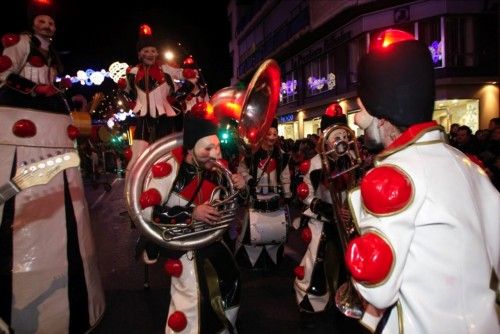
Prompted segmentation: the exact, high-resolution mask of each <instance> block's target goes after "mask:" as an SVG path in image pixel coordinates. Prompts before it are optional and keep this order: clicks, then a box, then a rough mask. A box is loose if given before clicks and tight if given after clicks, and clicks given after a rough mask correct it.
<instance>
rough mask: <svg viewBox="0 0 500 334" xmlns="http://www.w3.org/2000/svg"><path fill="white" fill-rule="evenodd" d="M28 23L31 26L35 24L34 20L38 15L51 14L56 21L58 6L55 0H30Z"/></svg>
mask: <svg viewBox="0 0 500 334" xmlns="http://www.w3.org/2000/svg"><path fill="white" fill-rule="evenodd" d="M27 12H28V24H29V25H30V27H31V26H32V25H33V20H34V19H35V17H37V16H38V15H47V16H50V17H51V18H52V19H53V20H54V21H55V20H56V7H55V5H54V0H30V1H29V2H28V8H27Z"/></svg>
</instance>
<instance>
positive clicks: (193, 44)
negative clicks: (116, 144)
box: [0, 0, 232, 93]
mask: <svg viewBox="0 0 500 334" xmlns="http://www.w3.org/2000/svg"><path fill="white" fill-rule="evenodd" d="M52 1H53V2H54V4H55V7H56V13H57V17H56V26H57V31H56V36H55V39H54V43H55V44H54V45H55V47H56V49H57V50H58V51H59V52H60V54H61V59H62V62H63V65H64V72H65V73H64V74H69V75H71V76H74V75H76V71H77V70H86V69H87V68H91V69H93V70H101V69H103V68H104V69H106V70H108V68H109V65H110V64H111V63H113V62H114V61H120V62H126V63H128V64H129V65H133V64H135V63H136V62H137V61H138V60H137V51H136V43H137V40H138V31H139V26H140V25H141V24H142V23H147V24H149V25H150V26H151V28H152V30H153V35H154V36H155V37H156V38H158V39H159V40H165V41H174V42H176V43H181V44H182V48H183V52H184V53H185V54H186V55H187V54H191V55H193V57H194V59H195V61H196V62H197V63H198V66H199V67H200V68H201V70H202V71H203V74H204V78H205V80H206V81H207V83H208V88H209V92H210V93H214V92H215V91H217V90H218V89H220V88H223V87H226V86H229V83H230V78H231V72H232V69H231V66H232V65H231V62H232V61H231V58H230V55H229V38H230V26H229V20H228V17H227V9H226V8H227V2H228V1H227V0H215V1H186V0H177V1H167V0H163V1H157V0H155V1H150V0H149V1H148V0H141V1H129V2H125V1H123V2H120V1H107V0H100V1H96V0H86V1H85V0H83V1H82V0H57V1H56V0H52ZM7 3H8V4H7ZM27 3H28V1H27V0H21V1H19V0H17V1H12V0H8V1H5V3H4V4H3V6H2V7H3V9H2V15H1V19H0V35H3V34H5V33H8V32H11V33H16V32H21V31H25V30H27V29H29V28H30V25H29V22H28V19H27V16H28V15H27Z"/></svg>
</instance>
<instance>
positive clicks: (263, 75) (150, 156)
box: [125, 60, 280, 250]
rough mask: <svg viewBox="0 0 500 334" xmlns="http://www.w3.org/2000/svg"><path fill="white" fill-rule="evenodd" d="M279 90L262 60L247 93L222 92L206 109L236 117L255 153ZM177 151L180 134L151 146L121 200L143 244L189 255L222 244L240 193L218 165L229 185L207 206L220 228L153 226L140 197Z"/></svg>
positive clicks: (276, 72)
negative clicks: (216, 214)
mask: <svg viewBox="0 0 500 334" xmlns="http://www.w3.org/2000/svg"><path fill="white" fill-rule="evenodd" d="M279 88H280V69H279V66H278V64H277V63H276V62H275V61H274V60H266V61H265V62H264V63H263V64H262V65H261V66H260V67H259V68H258V69H257V72H256V73H255V75H254V76H253V78H252V80H251V82H250V84H249V85H248V87H247V89H246V90H240V89H237V88H235V87H226V88H223V89H221V90H220V91H218V92H216V93H215V94H214V95H213V97H212V98H211V99H210V104H211V105H212V106H213V110H214V114H215V115H216V116H219V117H221V116H224V117H227V116H229V115H231V116H232V117H235V120H236V121H238V134H239V136H240V138H241V139H242V141H243V142H244V143H245V145H247V146H248V148H249V149H250V150H251V151H256V150H257V149H258V146H259V144H260V141H261V140H262V139H263V137H264V136H265V135H266V133H267V131H268V130H269V128H270V126H271V123H272V120H273V118H274V115H275V113H276V108H277V106H278V103H279ZM180 146H182V133H177V134H172V135H169V136H167V137H164V138H161V139H159V140H158V141H156V142H155V143H153V144H152V145H151V146H149V147H148V148H147V149H146V150H145V151H144V152H143V153H142V155H141V156H140V157H139V158H138V160H137V161H136V163H135V164H134V166H133V167H132V170H131V171H130V175H128V177H127V178H126V180H125V198H126V201H127V208H128V212H129V215H130V217H131V219H132V221H133V222H134V224H135V225H136V227H137V228H138V229H139V231H140V233H141V234H143V235H144V236H145V237H146V238H147V239H149V240H151V241H152V242H154V243H156V244H157V245H159V246H161V247H165V248H169V249H175V250H193V249H197V248H201V247H204V246H206V245H208V244H210V243H212V242H214V241H216V240H218V239H220V238H222V236H223V234H224V233H225V231H226V230H227V228H228V227H229V225H230V223H231V222H232V221H234V219H235V218H236V212H237V209H238V205H237V195H238V193H237V191H236V190H235V189H234V187H233V184H232V181H231V172H230V171H229V170H227V168H226V167H224V166H223V165H222V164H221V163H219V162H216V164H215V165H216V168H218V169H220V173H221V174H222V175H223V176H225V177H226V179H227V184H228V186H227V187H222V186H219V187H217V188H216V189H215V190H214V192H213V193H212V196H213V197H214V199H213V201H211V202H210V203H211V205H213V206H216V207H217V208H218V210H219V212H220V213H221V217H222V218H221V221H220V222H218V223H217V224H215V225H209V224H205V223H203V222H199V221H191V222H190V223H181V224H161V223H158V222H154V221H152V219H151V218H150V217H151V208H146V209H143V208H142V207H141V203H140V197H141V194H142V193H143V192H144V191H145V190H146V189H149V188H150V186H151V184H152V182H155V181H154V178H153V172H152V167H153V166H154V165H156V164H159V163H162V162H168V161H169V160H170V159H173V158H174V157H173V154H172V151H173V150H174V149H176V148H178V147H180ZM176 172H177V171H176V170H174V171H172V173H176ZM215 191H217V192H218V196H214V194H215ZM215 197H217V199H215ZM184 214H186V213H185V212H184Z"/></svg>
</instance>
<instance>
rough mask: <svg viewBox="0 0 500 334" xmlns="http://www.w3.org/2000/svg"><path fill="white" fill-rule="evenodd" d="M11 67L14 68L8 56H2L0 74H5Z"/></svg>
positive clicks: (0, 57) (0, 58)
mask: <svg viewBox="0 0 500 334" xmlns="http://www.w3.org/2000/svg"><path fill="white" fill-rule="evenodd" d="M11 66H12V59H10V58H9V57H8V56H6V55H3V56H0V73H1V72H5V71H6V70H8V69H9V68H10V67H11Z"/></svg>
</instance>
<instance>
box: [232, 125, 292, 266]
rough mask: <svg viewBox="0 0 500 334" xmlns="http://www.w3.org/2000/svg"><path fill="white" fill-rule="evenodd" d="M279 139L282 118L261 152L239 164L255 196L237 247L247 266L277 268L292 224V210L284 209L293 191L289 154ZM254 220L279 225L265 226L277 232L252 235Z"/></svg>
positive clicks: (267, 138)
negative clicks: (252, 222)
mask: <svg viewBox="0 0 500 334" xmlns="http://www.w3.org/2000/svg"><path fill="white" fill-rule="evenodd" d="M278 139H279V137H278V121H277V120H276V119H274V120H273V122H272V124H271V127H270V128H269V130H268V132H267V134H266V136H265V137H264V139H263V140H262V143H261V144H260V147H259V149H258V150H257V152H255V154H253V155H250V156H247V157H245V158H244V159H243V160H242V161H241V162H240V164H239V166H238V173H239V174H240V175H242V176H243V177H244V178H245V180H246V181H247V184H248V187H249V189H250V195H251V196H250V197H251V198H250V208H249V211H248V212H247V214H246V215H245V218H244V220H243V225H242V227H241V230H240V232H239V235H238V238H237V240H236V247H235V248H236V260H237V261H238V264H239V265H241V266H243V267H246V268H255V269H257V268H260V269H263V268H273V267H276V266H277V265H279V263H280V260H281V259H282V257H283V249H284V242H285V241H286V230H287V226H288V224H287V223H288V210H286V209H284V204H285V203H288V201H289V200H290V198H291V196H292V193H291V191H290V170H289V168H288V160H289V155H288V154H285V153H284V152H283V151H282V150H281V149H280V146H279V140H278ZM251 219H255V220H257V222H254V223H256V224H259V223H260V222H261V221H263V222H269V224H275V225H276V227H275V228H273V226H268V227H267V228H263V229H262V230H263V231H264V230H265V231H269V232H272V231H274V232H273V234H275V235H274V236H270V237H269V238H266V236H252V233H251V228H250V225H251V222H250V220H251ZM256 228H257V229H259V227H258V226H256ZM257 239H260V240H257ZM265 239H272V240H269V241H265ZM267 242H269V244H266V243H267Z"/></svg>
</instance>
